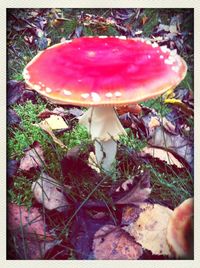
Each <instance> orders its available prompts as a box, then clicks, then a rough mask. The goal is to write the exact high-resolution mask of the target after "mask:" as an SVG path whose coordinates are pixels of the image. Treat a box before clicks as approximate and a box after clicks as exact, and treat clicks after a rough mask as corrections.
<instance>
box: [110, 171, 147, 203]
mask: <svg viewBox="0 0 200 268" xmlns="http://www.w3.org/2000/svg"><path fill="white" fill-rule="evenodd" d="M150 193H151V187H150V174H149V172H148V171H145V172H144V173H143V174H141V175H138V176H135V177H133V178H132V179H129V180H127V181H125V182H124V183H122V185H121V186H120V187H118V188H117V189H116V191H115V193H113V194H112V198H113V201H114V203H115V204H137V203H140V202H143V201H145V200H146V199H147V198H148V197H149V195H150Z"/></svg>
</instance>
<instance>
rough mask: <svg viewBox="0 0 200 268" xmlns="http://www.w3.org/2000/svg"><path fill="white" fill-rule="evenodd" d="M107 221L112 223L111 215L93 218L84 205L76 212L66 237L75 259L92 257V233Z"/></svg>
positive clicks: (89, 258)
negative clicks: (73, 251) (71, 246)
mask: <svg viewBox="0 0 200 268" xmlns="http://www.w3.org/2000/svg"><path fill="white" fill-rule="evenodd" d="M77 207H79V206H77ZM99 211H100V210H99ZM103 211H105V209H104V210H103ZM90 212H91V210H90ZM107 223H108V224H113V221H112V220H111V217H109V216H108V215H107V214H106V215H105V216H104V217H100V218H97V219H94V218H93V217H92V216H91V213H88V210H87V209H86V208H85V207H83V208H82V209H81V210H79V212H77V215H76V218H75V219H74V221H73V224H72V227H71V230H70V233H69V237H68V239H69V240H70V243H71V244H72V245H73V248H74V250H75V254H76V258H77V259H84V260H91V259H94V254H93V252H92V243H93V239H94V235H95V233H96V232H97V230H99V228H101V227H102V226H103V225H105V224H107Z"/></svg>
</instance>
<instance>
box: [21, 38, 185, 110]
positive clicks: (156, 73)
mask: <svg viewBox="0 0 200 268" xmlns="http://www.w3.org/2000/svg"><path fill="white" fill-rule="evenodd" d="M186 71H187V66H186V63H185V61H184V60H183V59H182V58H181V57H180V56H178V55H177V53H176V51H175V50H172V51H171V50H169V49H168V48H167V47H166V46H162V47H159V46H158V44H157V43H151V42H150V41H146V40H145V39H142V38H132V39H131V38H130V39H129V38H127V39H126V38H125V37H123V36H121V37H106V36H99V37H82V38H77V39H73V40H69V41H66V42H64V43H60V44H57V45H54V46H52V47H49V48H47V49H46V50H44V51H42V52H40V53H39V54H38V55H37V56H35V57H34V58H33V59H32V60H31V62H30V63H29V64H28V65H27V66H26V68H25V69H24V72H23V75H24V79H25V81H26V83H27V84H28V85H29V86H30V87H31V88H32V89H34V90H36V91H37V92H38V93H40V94H42V95H44V96H46V97H47V98H48V99H50V100H52V101H53V102H55V103H61V104H74V105H80V106H101V105H112V106H116V105H121V104H129V103H137V102H139V101H142V100H145V99H149V98H153V97H156V96H159V95H160V94H162V93H164V92H165V91H167V90H168V89H173V88H175V87H176V86H177V85H178V84H179V83H180V81H181V80H182V79H183V78H184V77H185V74H186Z"/></svg>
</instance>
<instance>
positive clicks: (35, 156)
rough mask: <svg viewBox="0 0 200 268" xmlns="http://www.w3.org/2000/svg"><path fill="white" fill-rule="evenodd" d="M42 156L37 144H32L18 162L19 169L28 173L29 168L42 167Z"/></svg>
mask: <svg viewBox="0 0 200 268" xmlns="http://www.w3.org/2000/svg"><path fill="white" fill-rule="evenodd" d="M43 163H44V155H43V151H42V148H41V145H40V144H39V142H34V143H33V145H31V148H30V149H28V150H27V151H26V152H25V156H24V157H23V158H22V159H21V161H20V166H19V169H21V170H24V171H29V170H30V169H31V168H38V167H42V166H43Z"/></svg>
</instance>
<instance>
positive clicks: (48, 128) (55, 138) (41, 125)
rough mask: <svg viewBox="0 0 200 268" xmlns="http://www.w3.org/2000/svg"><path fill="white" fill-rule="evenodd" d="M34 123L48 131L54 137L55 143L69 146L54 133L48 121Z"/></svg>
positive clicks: (63, 146)
mask: <svg viewBox="0 0 200 268" xmlns="http://www.w3.org/2000/svg"><path fill="white" fill-rule="evenodd" d="M34 125H35V126H38V127H40V128H41V129H43V130H44V131H46V132H47V133H48V134H49V135H50V136H51V137H52V139H53V141H54V142H55V143H57V144H58V145H60V147H62V148H67V146H65V145H64V143H63V142H62V141H61V140H59V139H58V138H57V137H56V136H55V134H54V133H53V131H52V128H51V127H50V126H49V124H48V122H46V121H45V120H43V121H41V122H40V123H39V124H34Z"/></svg>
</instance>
